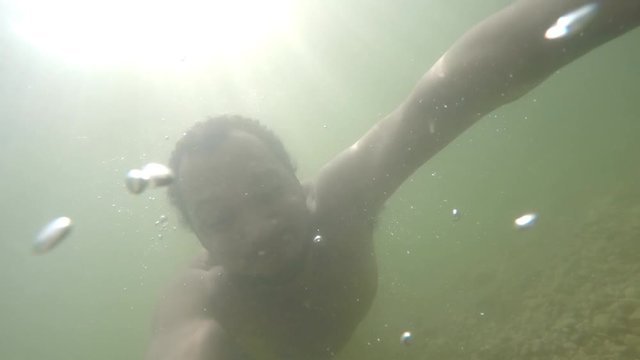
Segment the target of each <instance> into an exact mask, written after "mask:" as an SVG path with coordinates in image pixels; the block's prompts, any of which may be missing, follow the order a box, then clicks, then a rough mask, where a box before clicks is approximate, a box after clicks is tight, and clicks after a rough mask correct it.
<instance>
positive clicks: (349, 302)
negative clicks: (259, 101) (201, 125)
mask: <svg viewBox="0 0 640 360" xmlns="http://www.w3.org/2000/svg"><path fill="white" fill-rule="evenodd" d="M589 2H590V0H564V1H558V0H520V1H515V2H514V3H513V4H511V5H510V6H508V7H506V8H505V9H503V10H501V11H499V12H498V13H496V14H494V15H492V16H490V17H489V18H487V19H486V20H484V21H482V22H481V23H479V24H478V25H476V26H475V27H473V28H472V29H470V30H469V31H467V32H466V33H465V34H464V35H463V36H462V37H461V38H460V39H459V40H458V41H456V43H454V44H453V45H452V46H451V47H450V48H449V49H448V50H447V52H446V53H445V54H444V55H443V56H442V57H441V58H440V59H439V60H438V61H437V62H436V63H435V64H434V65H433V66H432V67H431V69H430V70H429V71H428V72H427V73H426V74H425V75H424V76H423V77H422V78H421V79H420V81H419V82H418V84H417V85H416V87H415V88H414V89H413V91H412V92H411V93H410V94H409V96H408V97H407V98H406V99H405V101H404V102H402V103H401V104H400V105H399V106H398V107H397V108H396V109H395V110H394V111H392V112H391V113H390V114H389V115H387V116H386V117H384V118H382V119H380V120H379V121H378V122H377V123H376V124H375V125H374V126H373V127H372V128H371V129H370V130H369V131H368V132H366V133H365V134H364V135H363V136H362V137H361V138H360V139H359V140H358V141H357V142H356V143H355V144H353V145H352V146H351V147H349V148H347V149H345V150H344V151H343V152H342V153H340V154H339V155H338V156H336V157H335V158H333V159H332V160H331V161H330V162H329V163H327V164H326V165H325V166H324V167H322V168H321V169H320V171H319V172H318V174H317V175H316V176H315V177H314V178H313V179H312V180H311V181H309V182H307V183H305V184H304V185H303V184H301V183H300V182H298V180H297V179H296V178H295V176H294V174H293V173H292V171H290V170H288V169H287V168H286V167H285V166H284V165H283V164H282V163H281V162H280V161H278V159H277V158H276V157H275V156H273V154H272V153H271V152H270V151H269V150H268V148H267V147H266V146H265V145H264V144H263V143H261V142H260V140H259V139H257V138H255V137H254V136H252V135H250V134H247V133H242V132H235V133H233V134H231V136H230V137H229V138H228V139H227V141H226V142H224V143H222V144H221V145H220V146H219V147H218V149H217V150H216V151H215V153H213V154H189V155H186V156H185V158H184V159H183V162H182V166H181V168H180V169H178V171H177V172H178V174H177V175H178V176H177V177H178V183H177V184H176V186H179V187H180V189H181V191H182V193H183V197H184V200H185V205H186V208H187V213H188V217H189V221H190V225H191V227H192V229H193V230H194V232H195V233H196V235H197V237H198V239H199V240H200V242H201V243H202V245H203V247H204V248H205V249H206V250H207V251H206V252H205V253H204V255H203V256H202V257H201V258H199V259H197V260H196V261H195V262H194V265H193V266H192V267H191V268H190V269H189V270H187V271H186V272H185V274H184V275H183V276H182V277H181V278H179V279H177V280H176V282H175V283H174V284H173V285H172V286H170V287H169V289H168V291H167V292H166V295H164V296H163V297H162V298H161V301H160V304H159V306H158V310H157V315H156V317H155V322H154V326H153V329H154V330H153V334H152V340H151V345H150V348H149V351H148V353H147V358H148V359H150V360H151V359H153V360H160V359H167V360H177V359H181V360H196V359H198V360H204V359H209V360H212V359H215V360H229V359H231V360H239V359H254V360H262V359H267V360H271V359H284V360H288V359H292V360H301V359H311V360H320V359H328V358H330V357H331V356H332V355H333V354H334V353H337V352H338V351H339V350H340V349H341V348H342V347H343V346H344V344H345V343H346V342H347V341H348V340H349V338H350V336H351V334H352V333H353V331H354V330H355V328H356V326H357V325H358V323H359V322H360V321H361V320H362V318H363V317H364V316H365V314H366V313H367V311H368V309H369V307H370V306H371V302H372V300H373V297H374V295H375V291H376V287H377V271H376V265H375V258H374V252H373V244H372V234H373V223H374V219H375V218H376V217H377V216H378V214H379V212H380V210H381V208H382V206H383V204H384V202H385V201H386V200H387V199H388V198H389V197H390V196H391V195H392V194H393V193H394V192H395V191H396V190H397V189H398V187H399V186H400V185H401V184H402V183H403V182H404V181H405V180H406V179H407V178H408V177H409V176H410V175H411V174H412V173H413V172H414V171H415V170H416V169H418V168H419V167H420V166H422V165H423V164H424V163H425V162H426V161H427V160H429V159H430V158H431V157H433V156H434V155H435V154H437V153H438V152H439V151H440V150H441V149H442V148H444V147H445V146H446V145H447V144H449V143H450V142H451V141H452V140H454V139H455V138H456V137H457V136H458V135H460V134H461V133H462V132H464V131H465V130H466V129H467V128H468V127H469V126H471V125H472V124H474V123H475V122H476V121H477V120H479V119H480V118H482V117H483V116H484V115H486V114H488V113H489V112H491V111H493V110H495V109H497V108H498V107H500V106H502V105H505V104H508V103H509V102H512V101H514V100H516V99H518V98H519V97H521V96H522V95H524V94H526V93H527V92H529V91H530V90H532V89H533V88H535V87H536V86H537V85H538V84H540V83H541V82H542V81H544V80H545V79H546V78H547V77H549V76H551V75H552V74H553V73H555V72H557V70H558V69H560V68H561V67H563V66H564V65H567V64H569V63H570V62H572V61H573V60H575V59H577V58H579V57H580V56H582V55H584V54H585V53H587V52H589V51H591V50H593V49H595V48H596V47H598V46H600V45H601V44H604V43H606V42H607V41H609V40H612V39H614V38H616V37H618V36H620V35H622V34H624V33H626V32H627V31H630V30H632V29H634V28H636V27H637V26H639V25H640V1H638V0H617V1H602V2H599V3H598V4H599V6H598V11H597V13H595V14H594V16H593V18H591V19H590V22H589V24H588V26H585V27H584V28H583V29H582V30H581V32H580V35H579V36H573V37H568V38H566V39H558V40H554V41H548V40H545V39H544V34H545V32H546V30H547V29H548V28H549V26H551V25H552V24H554V23H555V21H556V20H557V19H558V17H560V16H562V15H564V14H566V13H568V12H570V11H573V10H575V9H576V8H578V7H580V6H583V5H585V4H587V3H589ZM317 234H321V235H322V238H323V240H322V241H321V242H320V243H318V244H315V243H313V240H312V239H313V238H314V236H315V235H317Z"/></svg>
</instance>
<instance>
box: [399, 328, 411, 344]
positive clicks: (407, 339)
mask: <svg viewBox="0 0 640 360" xmlns="http://www.w3.org/2000/svg"><path fill="white" fill-rule="evenodd" d="M412 338H413V335H411V332H409V331H405V332H403V333H402V335H400V343H402V344H403V345H411V339H412Z"/></svg>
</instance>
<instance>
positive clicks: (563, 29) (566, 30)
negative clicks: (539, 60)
mask: <svg viewBox="0 0 640 360" xmlns="http://www.w3.org/2000/svg"><path fill="white" fill-rule="evenodd" d="M597 10H598V4H597V3H590V4H586V5H583V6H581V7H579V8H577V9H575V10H573V11H571V12H569V13H567V14H565V15H562V16H560V17H559V18H558V20H556V22H555V24H553V25H552V26H551V27H550V28H548V29H547V31H546V32H545V33H544V37H545V38H547V39H549V40H553V39H560V38H564V37H567V36H572V35H575V34H578V33H580V31H582V30H583V29H584V28H585V27H586V26H587V24H588V23H589V22H590V21H591V20H592V19H593V18H594V16H595V15H596V12H597Z"/></svg>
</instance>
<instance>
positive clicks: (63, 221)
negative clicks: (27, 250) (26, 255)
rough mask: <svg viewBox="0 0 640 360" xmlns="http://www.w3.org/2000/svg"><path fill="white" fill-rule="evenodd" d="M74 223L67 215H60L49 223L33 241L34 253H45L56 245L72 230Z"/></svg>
mask: <svg viewBox="0 0 640 360" xmlns="http://www.w3.org/2000/svg"><path fill="white" fill-rule="evenodd" d="M72 226H73V223H72V221H71V219H70V218H68V217H66V216H62V217H59V218H57V219H54V220H53V221H51V222H50V223H48V224H47V225H46V226H45V227H44V228H43V229H42V230H41V231H40V233H39V234H38V236H37V237H36V240H35V242H34V243H33V250H32V251H33V253H34V254H44V253H46V252H49V251H50V250H51V249H53V248H54V247H56V246H57V245H58V244H60V243H61V242H62V240H64V239H65V238H66V237H67V235H69V233H70V232H71V228H72Z"/></svg>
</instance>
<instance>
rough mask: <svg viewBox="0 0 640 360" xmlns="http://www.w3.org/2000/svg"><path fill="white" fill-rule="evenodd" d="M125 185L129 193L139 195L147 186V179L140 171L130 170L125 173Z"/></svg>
mask: <svg viewBox="0 0 640 360" xmlns="http://www.w3.org/2000/svg"><path fill="white" fill-rule="evenodd" d="M125 184H126V185H127V189H128V190H129V192H130V193H132V194H140V193H141V192H143V191H144V189H146V188H147V185H149V177H148V176H147V174H145V172H144V171H142V170H138V169H132V170H129V172H128V173H127V177H126V178H125Z"/></svg>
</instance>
